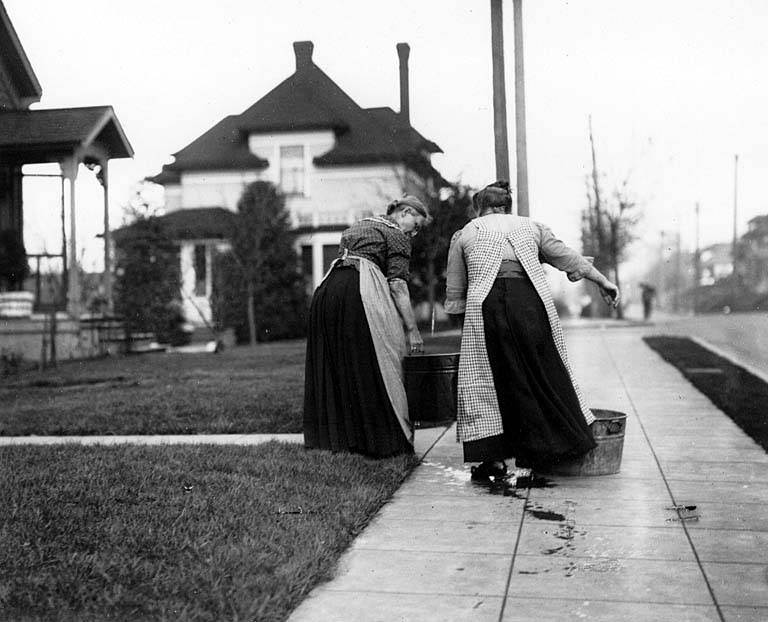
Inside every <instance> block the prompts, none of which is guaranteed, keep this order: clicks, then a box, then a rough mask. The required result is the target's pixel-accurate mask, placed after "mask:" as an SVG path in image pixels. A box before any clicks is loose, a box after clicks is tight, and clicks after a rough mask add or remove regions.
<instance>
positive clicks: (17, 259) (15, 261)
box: [0, 229, 29, 291]
mask: <svg viewBox="0 0 768 622" xmlns="http://www.w3.org/2000/svg"><path fill="white" fill-rule="evenodd" d="M28 275H29V264H28V263H27V251H26V249H25V248H24V242H23V241H22V239H21V237H20V235H19V233H18V232H17V231H14V230H11V229H4V230H2V231H0V291H2V290H9V291H14V290H18V289H21V286H22V284H23V283H24V279H26V278H27V276H28Z"/></svg>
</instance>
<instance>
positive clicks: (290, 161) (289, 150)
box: [280, 145, 305, 196]
mask: <svg viewBox="0 0 768 622" xmlns="http://www.w3.org/2000/svg"><path fill="white" fill-rule="evenodd" d="M304 174H305V171H304V146H303V145H282V146H281V147H280V188H281V189H282V191H283V193H285V194H286V195H288V196H291V195H303V194H304Z"/></svg>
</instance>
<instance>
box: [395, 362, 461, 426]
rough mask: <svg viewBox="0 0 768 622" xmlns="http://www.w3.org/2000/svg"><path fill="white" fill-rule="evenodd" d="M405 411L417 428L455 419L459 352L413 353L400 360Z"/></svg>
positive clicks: (445, 422)
mask: <svg viewBox="0 0 768 622" xmlns="http://www.w3.org/2000/svg"><path fill="white" fill-rule="evenodd" d="M403 371H404V372H405V392H406V394H407V396H408V412H409V414H410V417H411V421H412V422H413V424H414V425H415V426H416V427H417V428H431V427H437V426H440V425H448V424H450V423H451V422H453V421H455V420H456V393H457V384H458V378H459V353H458V352H449V353H444V354H412V355H410V356H406V357H405V359H403Z"/></svg>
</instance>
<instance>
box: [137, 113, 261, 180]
mask: <svg viewBox="0 0 768 622" xmlns="http://www.w3.org/2000/svg"><path fill="white" fill-rule="evenodd" d="M173 156H174V158H175V160H174V162H173V163H172V164H166V165H165V166H163V170H162V171H161V172H160V173H159V174H157V175H155V176H154V177H148V178H147V179H149V180H150V181H153V182H155V183H157V184H168V183H179V178H180V174H181V172H182V171H207V170H213V169H216V170H240V169H256V170H259V169H263V168H266V167H267V166H268V163H267V161H266V160H264V159H262V158H260V157H258V156H256V155H254V154H253V153H251V152H250V151H249V149H248V137H247V135H245V134H244V133H243V131H242V130H241V127H240V122H239V117H237V116H235V115H230V116H228V117H225V118H224V119H222V120H221V121H219V122H218V123H217V124H216V125H214V126H213V127H212V128H211V129H210V130H208V131H207V132H205V134H203V135H202V136H199V137H198V138H196V139H195V140H193V141H192V142H191V143H189V144H188V145H187V146H186V147H184V148H183V149H182V150H181V151H177V152H176V153H174V154H173Z"/></svg>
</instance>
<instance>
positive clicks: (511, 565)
mask: <svg viewBox="0 0 768 622" xmlns="http://www.w3.org/2000/svg"><path fill="white" fill-rule="evenodd" d="M530 497H531V487H530V486H528V488H527V490H526V492H525V501H524V502H523V511H522V513H521V514H520V525H519V526H518V528H517V538H515V548H514V550H513V551H512V561H511V562H510V563H509V573H507V582H506V584H505V585H504V599H503V600H502V601H501V610H500V611H499V622H503V620H504V608H505V607H506V605H507V598H508V597H509V585H510V583H512V571H513V570H514V569H515V558H516V557H517V547H518V546H520V535H521V534H522V532H523V523H524V522H525V508H526V507H528V499H530Z"/></svg>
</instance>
